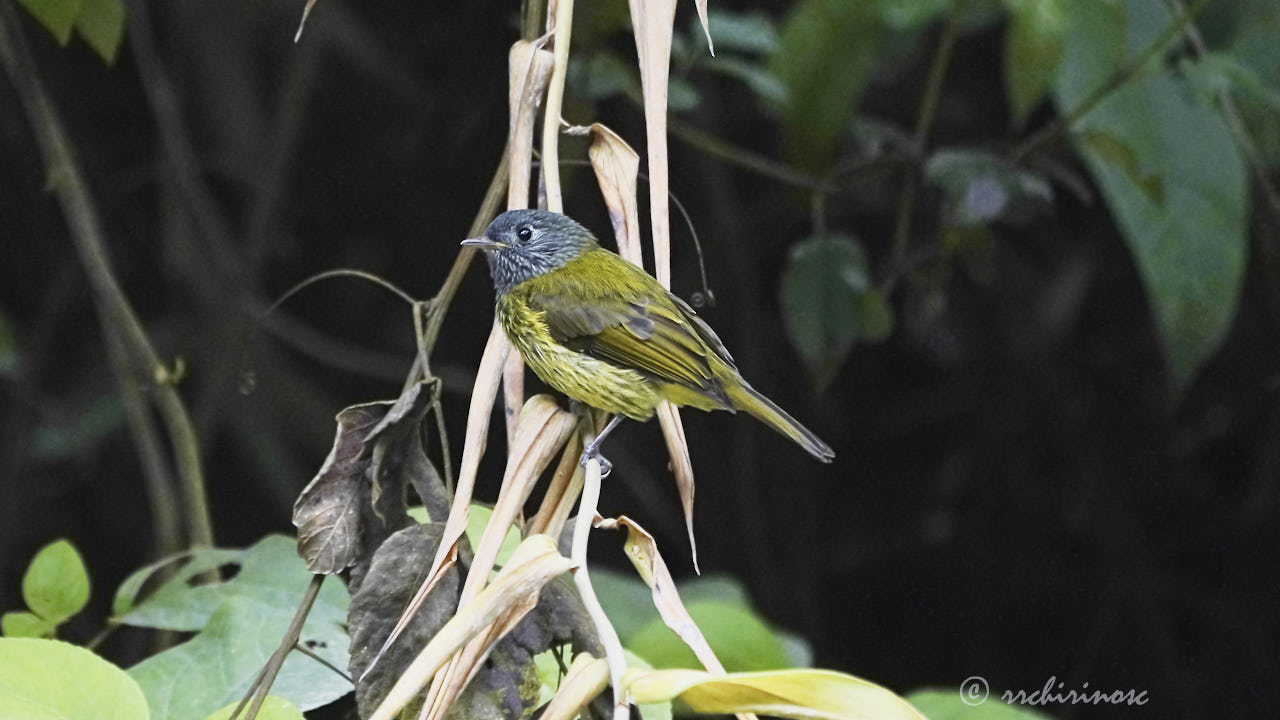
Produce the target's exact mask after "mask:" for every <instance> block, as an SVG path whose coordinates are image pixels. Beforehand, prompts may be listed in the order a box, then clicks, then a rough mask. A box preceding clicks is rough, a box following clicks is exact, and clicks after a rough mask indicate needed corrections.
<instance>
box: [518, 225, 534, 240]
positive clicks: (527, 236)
mask: <svg viewBox="0 0 1280 720" xmlns="http://www.w3.org/2000/svg"><path fill="white" fill-rule="evenodd" d="M516 237H518V238H520V241H521V242H529V240H531V239H532V238H533V230H530V229H529V228H527V227H522V228H520V229H519V230H517V231H516Z"/></svg>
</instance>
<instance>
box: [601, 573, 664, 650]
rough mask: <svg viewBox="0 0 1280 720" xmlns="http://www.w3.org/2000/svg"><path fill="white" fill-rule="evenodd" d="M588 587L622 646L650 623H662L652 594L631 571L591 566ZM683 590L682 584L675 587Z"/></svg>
mask: <svg viewBox="0 0 1280 720" xmlns="http://www.w3.org/2000/svg"><path fill="white" fill-rule="evenodd" d="M591 586H592V587H593V588H594V589H595V591H596V599H598V600H599V601H600V606H601V607H602V608H604V613H605V615H608V616H609V620H610V622H612V623H613V629H614V630H617V631H618V637H619V638H620V639H621V640H622V644H623V645H626V644H627V640H628V638H630V637H631V636H632V635H634V634H635V633H636V632H638V631H639V630H640V629H641V628H643V627H645V626H646V625H648V624H649V623H650V622H655V621H657V622H661V620H660V619H659V617H658V611H657V610H656V609H655V608H654V607H653V591H652V590H650V589H649V586H648V585H645V584H644V581H642V580H641V579H640V578H638V577H636V574H635V573H634V572H620V571H618V570H612V569H610V568H607V567H599V568H595V567H593V568H591ZM684 588H685V586H684V585H683V584H680V585H679V586H678V589H679V591H680V592H681V593H683V592H684Z"/></svg>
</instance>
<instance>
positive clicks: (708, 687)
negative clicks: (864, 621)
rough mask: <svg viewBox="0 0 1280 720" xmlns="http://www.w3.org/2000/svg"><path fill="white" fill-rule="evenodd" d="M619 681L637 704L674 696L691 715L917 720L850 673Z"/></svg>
mask: <svg viewBox="0 0 1280 720" xmlns="http://www.w3.org/2000/svg"><path fill="white" fill-rule="evenodd" d="M624 682H625V683H626V686H627V691H628V692H629V693H631V697H632V699H633V700H635V701H636V702H638V703H647V702H662V701H665V700H673V699H675V698H679V699H680V700H681V701H683V702H684V703H685V704H686V705H688V706H689V708H690V709H692V710H693V711H694V712H700V713H738V712H755V713H760V714H762V715H773V716H776V717H789V718H808V719H813V720H828V719H829V720H864V719H865V720H872V719H873V718H874V719H875V720H886V719H887V720H895V719H902V720H922V719H923V718H924V716H923V715H921V714H920V713H919V712H918V711H917V710H916V709H915V708H913V707H912V706H911V705H910V704H908V703H907V701H905V700H903V699H902V698H900V697H898V696H897V695H895V694H893V693H892V692H890V691H888V690H886V689H884V688H882V687H880V686H879V685H876V684H874V683H870V682H867V681H866V680H862V679H860V678H856V677H853V676H852V675H845V674H843V673H838V672H833V671H830V670H775V671H771V672H755V673H730V674H728V675H713V674H711V673H707V672H701V671H698V670H654V671H651V672H645V671H641V670H630V671H628V672H627V674H626V677H625V679H624Z"/></svg>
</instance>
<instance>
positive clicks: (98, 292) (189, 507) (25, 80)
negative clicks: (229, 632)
mask: <svg viewBox="0 0 1280 720" xmlns="http://www.w3.org/2000/svg"><path fill="white" fill-rule="evenodd" d="M0 5H3V6H4V7H3V9H0V61H3V64H4V66H5V69H6V70H7V71H8V73H9V76H10V78H11V80H12V81H13V84H14V87H15V88H16V89H17V92H18V99H19V102H20V103H21V104H22V107H23V110H24V111H25V112H26V114H27V118H28V120H29V122H30V125H31V129H32V131H33V133H34V134H35V137H36V142H37V144H38V145H39V147H40V151H41V154H42V155H43V156H44V161H45V166H46V168H47V171H48V174H49V184H50V186H51V187H52V188H53V190H54V192H55V194H56V195H57V197H58V201H59V203H60V204H61V205H62V210H63V213H64V215H65V216H66V220H67V224H68V226H69V229H70V235H71V239H72V241H73V243H74V244H75V248H76V252H77V254H78V255H79V257H80V262H81V264H82V265H83V266H84V269H85V273H86V274H87V275H88V277H89V284H90V287H91V288H92V291H93V297H94V305H95V307H96V308H97V310H98V317H99V321H100V322H101V324H102V327H103V331H104V332H106V333H114V334H115V335H116V336H117V337H118V338H119V339H120V342H121V344H122V346H123V347H125V348H126V349H127V351H128V354H129V359H130V362H131V364H132V365H134V368H135V369H134V372H141V373H143V374H144V375H145V376H147V377H149V378H152V379H153V382H154V385H153V389H154V391H155V393H154V397H155V401H156V406H157V408H158V410H159V412H160V417H161V419H162V421H163V422H164V425H165V429H166V431H167V433H168V435H169V441H170V444H171V445H172V452H173V455H174V459H175V464H176V467H177V471H178V477H179V478H180V479H181V480H182V485H183V499H184V500H185V506H186V512H185V513H184V515H185V517H186V518H187V522H188V523H189V528H188V532H189V535H190V541H191V544H192V546H204V547H209V546H212V545H213V524H212V522H211V521H210V519H209V508H208V505H207V502H206V498H205V482H204V470H203V468H202V467H201V461H200V449H199V444H198V442H197V440H196V435H195V430H194V428H193V426H192V424H191V416H190V415H189V414H188V412H187V408H186V406H185V405H184V404H183V402H182V398H181V396H180V395H179V394H178V391H177V388H176V387H175V386H174V384H173V383H172V382H171V381H169V374H168V371H167V369H166V368H165V365H164V363H162V362H160V356H159V354H158V353H157V352H156V350H155V347H154V346H153V345H152V344H151V339H150V338H149V337H148V336H147V333H146V330H145V329H144V328H143V327H142V323H141V321H140V320H139V319H138V316H137V315H136V314H135V313H134V311H133V307H132V306H131V305H130V304H129V300H128V298H127V297H126V296H125V294H124V291H123V290H122V289H121V288H120V285H119V282H118V281H117V280H116V277H115V275H114V273H113V272H112V270H111V263H110V261H109V260H108V259H107V252H106V242H105V238H104V236H103V232H102V225H101V223H100V222H99V220H98V213H97V208H96V207H95V206H94V204H93V200H92V199H91V197H90V195H89V189H88V187H87V185H86V184H85V181H84V177H83V176H82V175H81V172H80V168H79V165H78V163H77V162H76V158H75V154H74V152H73V150H72V147H71V141H70V138H69V137H68V135H67V133H66V130H65V128H64V126H63V123H62V118H61V117H60V116H59V115H58V113H57V110H56V109H55V108H54V106H53V103H52V102H51V101H50V99H49V94H48V92H47V91H46V90H45V87H44V83H43V81H42V80H41V77H40V73H39V68H38V67H37V66H36V64H35V61H34V59H33V58H32V57H31V53H30V51H29V49H28V48H27V45H26V42H25V40H24V39H23V37H22V34H21V30H20V25H19V22H18V18H17V16H16V11H14V9H13V7H12V4H11V3H2V2H0ZM117 382H118V383H123V382H124V380H123V379H122V378H119V377H117Z"/></svg>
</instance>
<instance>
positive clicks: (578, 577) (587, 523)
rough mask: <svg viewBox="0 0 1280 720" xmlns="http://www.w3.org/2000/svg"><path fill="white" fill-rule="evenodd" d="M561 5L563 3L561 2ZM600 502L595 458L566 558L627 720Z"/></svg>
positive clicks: (618, 713) (587, 432) (618, 709)
mask: <svg viewBox="0 0 1280 720" xmlns="http://www.w3.org/2000/svg"><path fill="white" fill-rule="evenodd" d="M561 1H562V2H563V0H561ZM590 418H591V414H590V413H586V414H585V417H584V419H583V421H582V431H581V432H582V446H583V447H590V446H591V441H593V440H595V437H596V433H595V428H594V427H593V423H592V421H591V419H590ZM599 502H600V461H599V460H598V459H597V458H591V459H589V460H587V466H586V481H585V483H584V484H583V486H582V500H581V501H580V502H579V504H578V517H577V518H575V519H574V523H573V548H572V550H571V552H570V559H572V560H573V562H574V565H575V566H576V567H575V568H574V571H573V584H574V585H575V586H576V587H577V588H578V595H580V596H581V597H582V606H583V607H584V608H586V610H587V615H589V616H590V617H591V622H592V623H593V624H595V627H596V634H597V635H598V636H599V637H600V643H601V644H602V645H604V655H605V660H607V661H608V663H609V680H610V683H611V684H612V685H613V720H627V719H628V718H630V717H631V709H630V706H629V703H628V702H627V698H626V693H625V691H624V689H623V686H622V676H623V674H624V673H626V671H627V660H626V656H624V655H623V652H622V641H621V640H619V639H618V631H617V630H615V629H614V627H613V623H611V622H609V616H608V615H606V614H605V612H604V608H603V607H601V606H600V600H599V599H597V598H596V591H595V588H593V587H592V586H591V575H590V573H589V572H588V571H587V538H588V537H590V535H591V523H592V521H593V520H594V519H595V516H596V505H598V504H599Z"/></svg>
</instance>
